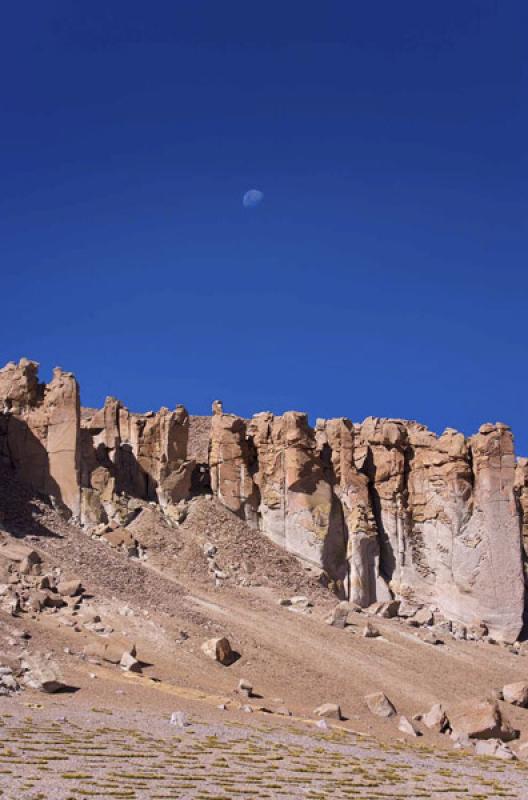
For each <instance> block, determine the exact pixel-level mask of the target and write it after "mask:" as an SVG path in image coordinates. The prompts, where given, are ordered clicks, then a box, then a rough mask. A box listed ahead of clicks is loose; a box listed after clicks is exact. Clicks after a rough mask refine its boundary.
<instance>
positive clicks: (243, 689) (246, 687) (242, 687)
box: [238, 678, 253, 697]
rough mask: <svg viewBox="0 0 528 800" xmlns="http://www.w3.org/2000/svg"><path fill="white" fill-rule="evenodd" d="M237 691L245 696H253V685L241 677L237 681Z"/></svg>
mask: <svg viewBox="0 0 528 800" xmlns="http://www.w3.org/2000/svg"><path fill="white" fill-rule="evenodd" d="M238 691H239V692H240V693H241V694H245V695H246V697H252V696H253V686H252V685H251V684H250V683H249V681H245V680H244V679H243V678H241V679H240V680H239V682H238Z"/></svg>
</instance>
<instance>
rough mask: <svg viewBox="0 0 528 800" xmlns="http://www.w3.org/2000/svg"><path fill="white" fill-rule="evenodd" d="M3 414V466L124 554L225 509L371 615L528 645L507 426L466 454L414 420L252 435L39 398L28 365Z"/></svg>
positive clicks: (59, 375) (243, 427) (515, 473)
mask: <svg viewBox="0 0 528 800" xmlns="http://www.w3.org/2000/svg"><path fill="white" fill-rule="evenodd" d="M0 408H2V410H3V413H2V414H1V415H0V460H1V462H2V463H3V464H4V465H5V466H6V467H8V468H9V469H11V470H13V471H14V473H15V474H16V475H17V477H18V478H19V479H20V480H21V481H23V482H24V483H25V484H26V485H27V486H29V487H31V488H32V489H33V490H35V491H37V492H40V493H42V494H44V495H46V496H47V497H50V498H53V502H54V504H55V506H56V507H57V508H59V509H62V511H63V513H67V514H70V515H71V517H72V519H73V521H74V522H78V523H79V525H81V526H82V527H83V528H84V530H85V531H86V532H88V533H90V534H91V535H92V536H96V537H105V538H106V540H107V542H108V543H110V544H113V545H114V546H117V547H121V548H123V547H124V548H129V549H131V550H133V551H134V552H136V554H138V555H139V556H141V543H139V546H140V549H139V551H138V550H137V548H138V537H136V536H135V535H134V525H137V524H138V522H137V518H138V517H139V516H140V515H141V514H142V513H143V512H144V510H145V509H146V508H147V507H151V508H152V507H155V508H157V509H158V511H159V513H160V514H161V515H162V516H163V519H164V521H165V524H167V525H168V526H172V527H179V526H181V525H183V524H184V522H185V518H186V516H187V515H188V513H189V503H190V501H192V499H193V498H197V497H201V496H204V497H207V496H210V495H212V496H213V497H214V498H216V500H218V501H220V503H221V504H222V505H223V506H224V507H225V508H226V509H228V510H229V511H231V512H233V513H234V514H235V515H236V516H238V517H239V518H240V519H241V520H242V521H244V522H245V523H246V525H247V526H249V527H250V528H252V529H253V530H254V531H255V532H256V534H258V536H262V537H267V538H268V539H271V540H272V541H273V542H274V543H276V544H278V545H280V546H281V547H282V548H284V549H285V550H286V551H288V552H290V553H292V554H294V555H296V556H298V557H299V558H300V559H302V560H303V561H304V563H305V564H306V565H310V566H312V567H315V568H317V569H318V570H319V572H320V577H321V581H322V582H323V583H324V584H326V585H327V586H328V587H329V588H330V589H333V590H334V591H335V592H336V593H337V594H338V596H340V597H341V598H342V599H347V600H349V601H351V602H353V603H355V604H357V605H358V606H360V607H368V606H371V605H372V604H373V603H375V602H387V601H390V600H392V599H397V600H404V601H406V602H408V603H411V604H417V605H420V604H421V605H423V604H426V605H428V606H430V607H432V608H434V609H436V610H437V611H438V612H440V613H442V614H443V615H444V616H445V617H446V618H447V619H449V620H452V621H454V622H455V623H457V624H459V625H465V626H469V627H471V628H472V629H479V630H481V631H485V632H487V634H488V635H489V636H491V637H492V638H495V639H501V640H505V641H508V642H513V641H515V640H516V639H517V638H518V636H519V634H520V632H521V629H522V624H523V613H524V606H525V580H524V572H523V560H524V553H523V533H524V536H525V537H528V460H527V459H516V457H515V454H514V445H513V438H512V433H511V431H510V429H509V428H508V427H507V426H506V425H503V424H500V423H496V424H494V425H491V424H485V425H483V426H482V427H481V428H480V430H479V432H478V433H477V434H476V435H474V436H472V437H470V438H466V437H464V435H463V434H461V433H458V432H457V431H455V430H453V429H447V430H446V431H444V433H443V434H442V435H441V436H437V435H436V434H434V433H432V432H431V431H429V430H428V429H427V428H426V427H425V426H423V425H421V424H419V423H417V422H409V421H404V420H387V419H376V418H368V419H366V420H365V421H364V422H363V423H361V424H358V423H353V422H351V421H350V420H348V419H345V418H340V419H332V420H318V421H317V423H316V425H315V428H312V427H310V425H309V424H308V420H307V417H306V415H305V414H301V413H298V412H288V413H286V414H284V415H282V416H274V415H273V414H271V413H269V412H264V413H260V414H256V415H255V416H254V417H253V418H252V419H251V420H246V419H242V418H240V417H236V416H234V415H232V414H227V413H224V411H223V408H222V404H221V403H220V402H216V403H214V404H213V413H212V415H211V417H203V416H202V417H193V416H192V415H189V414H188V412H187V410H186V409H185V408H184V406H177V407H176V409H174V410H172V411H170V410H168V409H166V408H162V409H161V410H160V411H159V412H157V413H152V412H149V413H147V414H134V413H131V412H129V411H128V410H127V409H126V408H125V407H124V406H123V404H122V403H120V402H119V401H118V400H116V399H115V398H107V400H106V402H105V405H104V407H103V408H102V409H83V408H82V407H81V401H80V392H79V387H78V385H77V382H76V380H75V378H74V376H73V375H72V374H71V373H67V372H63V371H62V370H60V369H57V370H55V372H54V376H53V379H52V380H51V382H50V383H49V384H47V385H46V384H42V383H40V382H39V379H38V365H37V364H36V363H35V362H32V361H28V360H26V359H22V360H21V361H20V362H19V363H18V364H15V363H10V364H8V365H7V366H6V367H4V369H2V370H0ZM150 504H154V506H152V505H150ZM149 546H150V547H152V541H151V542H150V545H149ZM158 549H159V548H158ZM217 572H219V573H220V575H221V574H222V570H221V569H218V570H217ZM218 580H222V577H219V578H218Z"/></svg>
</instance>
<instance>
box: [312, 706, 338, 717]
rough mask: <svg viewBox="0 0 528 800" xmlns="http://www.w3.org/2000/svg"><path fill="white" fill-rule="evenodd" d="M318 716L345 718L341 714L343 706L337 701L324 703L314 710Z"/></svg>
mask: <svg viewBox="0 0 528 800" xmlns="http://www.w3.org/2000/svg"><path fill="white" fill-rule="evenodd" d="M314 714H315V715H316V716H317V717H324V718H325V719H343V717H342V715H341V708H340V707H339V706H338V705H337V703H323V705H322V706H318V707H317V708H316V709H315V710H314Z"/></svg>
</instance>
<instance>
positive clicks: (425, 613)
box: [413, 608, 433, 625]
mask: <svg viewBox="0 0 528 800" xmlns="http://www.w3.org/2000/svg"><path fill="white" fill-rule="evenodd" d="M413 620H414V622H417V623H418V625H432V623H433V612H432V611H431V609H429V608H421V609H420V610H419V611H417V612H416V614H414V616H413Z"/></svg>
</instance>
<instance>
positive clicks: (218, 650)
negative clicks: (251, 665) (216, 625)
mask: <svg viewBox="0 0 528 800" xmlns="http://www.w3.org/2000/svg"><path fill="white" fill-rule="evenodd" d="M202 652H203V653H204V654H205V655H206V656H207V657H208V658H211V659H213V661H218V662H219V663H220V664H222V665H223V666H224V667H228V666H230V665H231V664H232V663H233V661H234V659H235V655H234V652H233V650H232V649H231V644H230V643H229V639H226V637H225V636H223V637H221V638H217V639H209V640H208V641H206V642H204V643H203V644H202Z"/></svg>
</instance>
